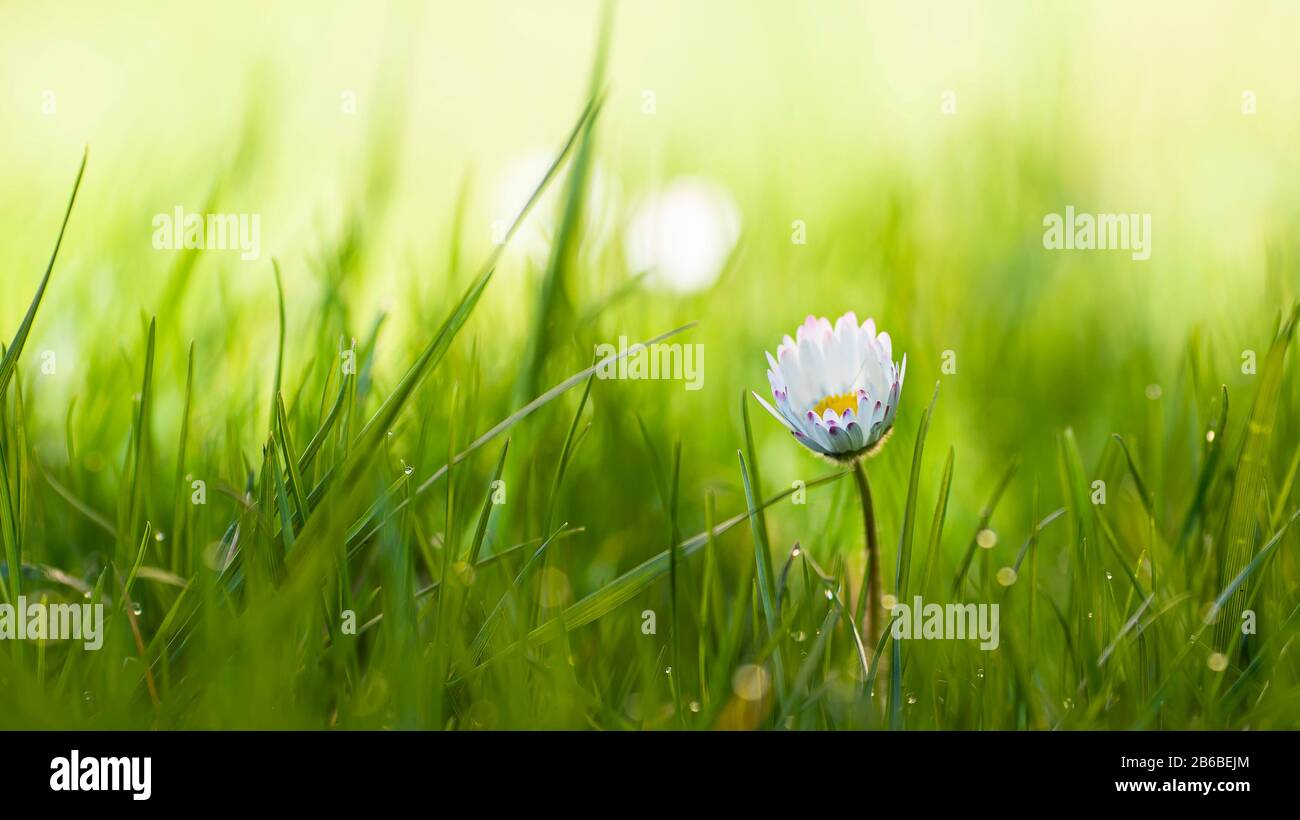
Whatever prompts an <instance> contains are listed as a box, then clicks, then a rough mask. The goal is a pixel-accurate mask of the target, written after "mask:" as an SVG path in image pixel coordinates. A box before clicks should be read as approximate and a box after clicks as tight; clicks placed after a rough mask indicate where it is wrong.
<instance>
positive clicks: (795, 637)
mask: <svg viewBox="0 0 1300 820" xmlns="http://www.w3.org/2000/svg"><path fill="white" fill-rule="evenodd" d="M807 638H808V633H806V632H804V631H803V630H802V629H800V630H799V631H797V632H791V633H790V640H792V641H794V642H795V643H803V642H804V641H805V640H807Z"/></svg>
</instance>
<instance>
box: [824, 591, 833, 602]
mask: <svg viewBox="0 0 1300 820" xmlns="http://www.w3.org/2000/svg"><path fill="white" fill-rule="evenodd" d="M826 600H828V601H833V600H835V593H834V592H832V591H831V590H829V589H828V590H826Z"/></svg>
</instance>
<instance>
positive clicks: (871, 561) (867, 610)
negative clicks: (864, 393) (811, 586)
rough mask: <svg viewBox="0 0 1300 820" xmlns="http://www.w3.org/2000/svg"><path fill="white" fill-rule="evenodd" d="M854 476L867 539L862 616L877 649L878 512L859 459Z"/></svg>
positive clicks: (871, 643)
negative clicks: (864, 597)
mask: <svg viewBox="0 0 1300 820" xmlns="http://www.w3.org/2000/svg"><path fill="white" fill-rule="evenodd" d="M853 478H854V480H855V481H856V482H857V485H858V496H859V497H860V498H861V499H862V529H863V530H864V531H865V533H866V541H867V589H866V605H865V607H864V615H863V618H862V629H863V632H864V633H865V635H864V637H865V638H866V641H867V647H868V648H869V649H871V650H872V651H874V650H875V648H876V644H877V643H878V642H879V640H880V637H879V635H877V633H876V630H877V629H878V628H879V622H880V618H879V610H880V543H879V541H878V540H877V538H876V512H875V509H874V508H873V507H872V506H871V486H870V485H869V484H867V470H866V468H865V467H863V466H862V462H861V461H859V462H857V463H856V464H854V465H853Z"/></svg>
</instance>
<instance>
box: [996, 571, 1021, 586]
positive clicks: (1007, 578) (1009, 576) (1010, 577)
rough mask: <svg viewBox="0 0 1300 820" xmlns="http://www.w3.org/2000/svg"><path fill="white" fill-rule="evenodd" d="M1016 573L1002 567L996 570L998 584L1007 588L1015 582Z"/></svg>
mask: <svg viewBox="0 0 1300 820" xmlns="http://www.w3.org/2000/svg"><path fill="white" fill-rule="evenodd" d="M1017 577H1018V576H1017V575H1016V571H1015V569H1014V568H1012V567H1003V568H1002V569H1000V570H998V575H997V578H998V583H999V584H1001V585H1002V586H1004V587H1009V586H1011V585H1012V584H1014V583H1015V582H1016V578H1017Z"/></svg>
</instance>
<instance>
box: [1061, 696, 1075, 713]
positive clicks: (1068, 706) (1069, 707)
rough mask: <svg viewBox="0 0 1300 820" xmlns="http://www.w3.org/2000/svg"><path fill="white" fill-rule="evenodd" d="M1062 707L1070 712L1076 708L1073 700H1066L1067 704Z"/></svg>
mask: <svg viewBox="0 0 1300 820" xmlns="http://www.w3.org/2000/svg"><path fill="white" fill-rule="evenodd" d="M1061 705H1062V706H1064V707H1065V710H1066V711H1067V712H1068V711H1070V710H1071V709H1073V708H1074V700H1073V699H1071V698H1066V699H1065V702H1064V703H1062V704H1061Z"/></svg>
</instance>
